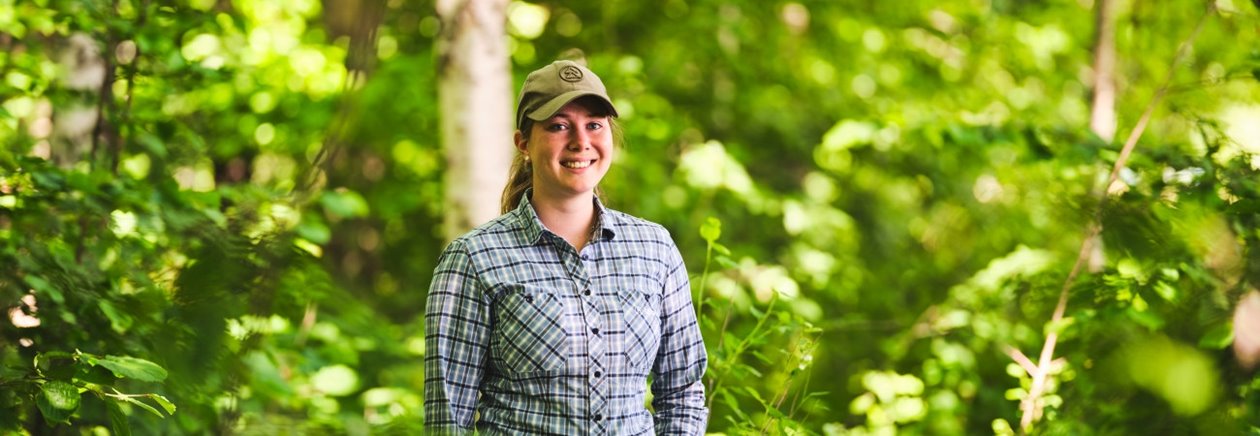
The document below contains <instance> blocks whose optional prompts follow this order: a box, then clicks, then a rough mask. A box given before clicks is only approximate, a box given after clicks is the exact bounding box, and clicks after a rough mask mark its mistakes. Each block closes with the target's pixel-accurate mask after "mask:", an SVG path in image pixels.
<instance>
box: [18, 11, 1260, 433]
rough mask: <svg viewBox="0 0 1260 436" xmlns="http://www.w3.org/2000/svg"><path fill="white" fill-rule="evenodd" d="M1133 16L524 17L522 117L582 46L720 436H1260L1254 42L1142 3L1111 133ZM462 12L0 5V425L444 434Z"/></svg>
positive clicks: (516, 31) (617, 169)
mask: <svg viewBox="0 0 1260 436" xmlns="http://www.w3.org/2000/svg"><path fill="white" fill-rule="evenodd" d="M1101 2H1102V0H1092V1H1091V0H1037V1H1012V0H951V1H943V2H942V1H925V0H907V1H897V2H861V1H828V2H812V1H800V2H783V1H752V0H736V1H715V0H663V1H642V2H639V1H634V2H630V1H627V2H555V3H536V4H532V3H524V2H512V3H511V5H510V7H509V8H508V10H507V14H508V23H509V26H508V28H509V33H510V35H509V37H510V46H511V56H512V62H513V66H514V68H513V69H514V73H515V74H516V81H517V85H519V81H521V80H523V78H524V77H523V75H524V74H525V73H526V72H528V71H530V70H532V69H534V68H536V67H538V66H540V65H543V64H545V63H546V62H549V61H550V60H551V59H553V58H555V57H557V56H559V55H560V54H561V53H562V52H564V51H566V50H568V49H570V48H575V47H576V48H580V49H582V50H584V51H585V53H586V55H587V58H588V62H589V64H590V66H591V68H592V69H593V70H595V71H598V72H599V73H600V76H601V77H602V78H603V79H604V80H605V83H606V84H607V85H608V88H609V90H610V91H611V94H612V96H613V97H614V99H615V100H616V103H617V105H618V108H619V109H620V111H621V115H622V118H621V119H620V120H619V125H620V126H622V127H624V128H625V140H626V141H625V142H626V146H625V148H624V150H623V151H622V153H620V154H619V155H618V159H619V161H618V163H617V164H616V165H615V166H614V168H613V170H612V171H611V172H610V174H609V177H608V178H607V179H606V181H605V183H604V190H605V191H606V198H605V200H606V202H607V203H608V204H610V205H611V206H612V207H615V208H617V209H620V210H624V211H627V212H630V213H633V214H635V215H638V216H642V217H645V218H648V219H651V220H653V221H657V222H660V223H662V224H663V225H665V226H666V227H667V228H669V229H670V230H671V231H672V232H673V235H674V237H675V239H676V240H677V241H678V243H679V246H680V248H681V249H682V252H683V254H684V257H685V258H686V260H687V264H688V265H689V267H690V269H691V272H692V274H693V282H692V283H693V288H694V291H695V295H696V301H697V305H698V308H699V310H700V311H701V312H702V317H701V318H702V328H703V330H704V333H705V337H706V340H707V343H708V346H709V350H710V374H709V375H710V379H709V380H708V383H707V384H708V387H709V395H710V400H709V401H710V405H711V407H712V409H713V415H712V417H711V419H710V431H713V432H725V433H729V434H742V433H770V434H846V433H853V434H868V433H869V434H891V433H893V432H897V431H901V432H907V433H912V434H917V433H927V434H974V433H990V432H993V433H1002V434H1010V433H1014V432H1020V431H1021V424H1020V421H1021V419H1022V418H1023V417H1024V411H1023V409H1021V404H1023V402H1024V401H1025V400H1027V401H1028V403H1027V404H1032V405H1035V406H1036V407H1034V408H1032V409H1035V415H1036V416H1035V420H1033V423H1032V426H1031V428H1030V429H1029V431H1030V432H1032V433H1068V434H1080V433H1086V434H1088V433H1124V434H1168V433H1203V434H1231V433H1240V432H1241V433H1256V432H1260V376H1258V375H1257V372H1256V371H1257V370H1256V369H1254V368H1248V367H1247V366H1246V365H1245V364H1244V363H1243V362H1246V361H1247V360H1246V359H1243V358H1241V357H1239V356H1242V354H1238V353H1244V351H1239V352H1235V351H1233V350H1232V349H1231V347H1235V348H1236V347H1238V344H1234V342H1235V339H1239V340H1242V338H1243V336H1239V335H1236V334H1235V330H1234V322H1235V321H1234V319H1236V318H1235V307H1236V306H1237V304H1238V301H1240V300H1241V299H1242V298H1243V297H1244V296H1245V295H1247V294H1248V293H1249V292H1254V291H1255V290H1256V289H1258V288H1260V171H1258V170H1257V168H1260V157H1258V156H1260V131H1258V130H1257V127H1256V126H1257V125H1258V124H1257V121H1256V120H1260V84H1257V78H1258V77H1260V51H1258V50H1257V47H1260V34H1257V29H1260V10H1258V9H1257V8H1255V7H1253V5H1252V4H1250V3H1248V2H1246V1H1243V0H1218V1H1215V2H1201V1H1192V0H1178V1H1164V2H1144V1H1119V2H1118V3H1117V5H1116V8H1115V15H1114V17H1112V19H1113V21H1114V23H1115V25H1116V33H1115V44H1116V55H1117V56H1116V58H1117V65H1116V71H1115V77H1116V84H1117V95H1118V98H1117V100H1116V105H1115V112H1116V115H1117V119H1118V122H1117V125H1118V129H1117V131H1116V135H1115V138H1114V139H1112V138H1102V137H1100V136H1099V135H1096V134H1094V133H1092V132H1091V129H1090V114H1091V102H1090V97H1091V90H1092V85H1093V84H1092V80H1093V79H1092V76H1091V72H1092V66H1093V65H1094V62H1095V61H1094V50H1095V48H1094V41H1093V35H1094V34H1095V29H1096V23H1095V14H1094V11H1093V9H1092V8H1093V7H1094V5H1095V3H1101ZM434 15H435V13H434V5H433V4H432V2H428V1H420V2H409V1H400V0H388V1H385V0H363V1H324V2H320V1H316V0H292V1H284V2H272V1H249V0H220V1H211V0H179V1H163V2H154V1H149V0H109V1H105V0H86V1H84V0H73V1H71V0H17V1H14V0H0V46H3V47H4V49H5V50H4V51H3V52H2V53H0V80H2V81H3V86H0V144H2V146H0V309H3V310H4V312H5V319H4V320H2V321H0V324H2V325H0V432H4V433H9V432H15V431H16V432H21V431H23V430H25V431H27V432H30V433H32V434H70V433H75V434H79V433H89V432H94V431H111V432H113V433H116V434H129V433H137V434H205V433H243V434H275V433H277V432H282V431H286V432H287V431H293V432H310V433H338V434H341V433H345V434H375V433H386V434H391V433H401V434H412V433H414V434H419V433H420V432H421V427H422V424H423V423H422V416H423V410H422V408H423V404H422V403H423V401H422V398H423V395H422V388H423V364H422V361H423V356H424V352H425V350H424V345H423V343H424V342H423V332H422V331H421V328H422V320H421V319H420V318H421V317H422V314H423V313H424V308H423V307H422V306H423V304H424V301H425V298H424V297H425V296H424V293H425V290H426V289H427V285H428V282H429V277H430V275H431V273H432V270H433V267H434V265H435V262H436V257H437V255H438V254H439V253H440V250H441V247H442V246H443V243H444V242H443V241H442V236H441V231H440V228H441V222H440V221H441V219H442V209H443V198H442V196H443V194H442V193H443V185H442V183H443V182H442V174H443V171H444V168H445V166H446V162H445V160H444V158H443V154H442V151H441V147H440V138H439V135H438V133H437V132H438V117H439V114H438V110H437V97H436V92H437V89H436V86H437V85H436V80H437V79H436V77H435V71H436V68H435V63H436V62H437V59H435V56H434V53H435V50H434V43H435V39H436V38H437V37H438V36H439V33H440V31H441V29H440V25H439V20H438V19H437V18H436V17H435V16H434ZM1200 23H1202V24H1201V28H1199V27H1196V26H1199V25H1200ZM1196 29H1199V30H1198V33H1196ZM1183 44H1185V47H1186V48H1185V49H1184V52H1183V53H1184V54H1183V55H1182V56H1178V53H1179V47H1181V46H1182V45H1183ZM102 76H103V77H104V78H105V80H104V81H102V80H101V79H100V77H102ZM93 77H95V78H96V79H92V78H93ZM1165 84H1167V86H1165ZM490 109H492V108H488V109H487V110H490ZM502 109H503V110H510V109H509V108H502ZM1148 109H1153V112H1152V115H1151V117H1150V119H1149V124H1146V125H1145V127H1144V128H1139V127H1137V126H1138V125H1139V122H1140V121H1141V120H1142V117H1143V114H1144V113H1145V112H1146V111H1147V110H1148ZM1135 132H1138V133H1140V135H1134V133H1135ZM1130 136H1135V137H1139V138H1138V140H1137V141H1136V143H1135V145H1136V147H1135V149H1134V151H1133V154H1132V155H1131V156H1130V157H1127V158H1124V159H1127V160H1126V161H1125V162H1124V163H1125V165H1123V168H1122V169H1121V170H1120V171H1119V172H1118V173H1117V174H1118V180H1119V181H1118V182H1117V183H1113V184H1108V182H1107V177H1108V175H1109V174H1110V172H1111V170H1112V166H1113V165H1114V164H1115V163H1116V162H1117V160H1120V159H1122V158H1121V154H1122V153H1121V151H1122V147H1123V145H1124V144H1125V142H1126V140H1127V139H1128V138H1129V137H1130ZM1094 223H1097V224H1099V225H1101V233H1100V237H1099V238H1098V239H1097V240H1096V243H1094V244H1092V247H1094V248H1092V249H1089V250H1085V253H1084V255H1083V257H1081V258H1082V259H1083V262H1082V264H1081V269H1080V272H1079V274H1077V275H1075V276H1074V277H1072V278H1070V279H1069V275H1070V274H1071V272H1072V271H1073V270H1074V267H1073V266H1074V265H1075V264H1076V263H1077V262H1076V261H1077V259H1078V253H1080V252H1081V247H1082V244H1083V243H1084V242H1085V241H1086V239H1087V238H1086V235H1087V234H1088V233H1089V232H1088V231H1089V229H1091V226H1092V225H1093V224H1094ZM1065 283H1066V289H1067V296H1068V297H1067V300H1066V306H1065V307H1066V310H1065V311H1064V313H1063V317H1062V318H1061V319H1058V320H1057V321H1052V320H1053V319H1055V317H1054V315H1053V313H1054V311H1055V307H1056V305H1057V304H1058V301H1059V296H1060V292H1061V290H1063V289H1065ZM1240 316H1242V315H1240ZM1249 316H1251V317H1253V318H1254V317H1256V316H1260V315H1254V314H1253V315H1249ZM1253 318H1247V319H1248V320H1250V319H1253ZM1249 325H1254V322H1253V323H1251V324H1249ZM1251 333H1253V335H1251V336H1249V337H1254V332H1251ZM1050 336H1054V337H1056V338H1057V343H1056V347H1055V349H1054V353H1053V355H1052V356H1050V360H1049V361H1047V365H1045V366H1044V367H1041V368H1042V369H1044V370H1045V371H1046V373H1045V375H1046V377H1045V378H1044V381H1042V382H1036V381H1035V380H1034V378H1035V377H1034V375H1033V374H1032V373H1030V370H1034V371H1033V372H1036V371H1035V369H1036V368H1032V367H1033V366H1037V364H1038V360H1039V357H1040V356H1041V350H1042V347H1043V344H1045V343H1046V340H1047V337H1050ZM1251 340H1254V339H1251ZM1021 355H1026V356H1028V358H1029V359H1030V360H1031V362H1028V363H1027V364H1021V363H1020V362H1019V361H1018V359H1016V358H1015V357H1014V356H1021ZM1255 358H1256V357H1255V356H1254V355H1252V356H1250V357H1249V359H1251V361H1252V362H1254V359H1255ZM1039 383H1040V384H1039ZM1037 386H1040V387H1037ZM1034 394H1035V395H1034ZM1030 395H1032V396H1033V398H1030Z"/></svg>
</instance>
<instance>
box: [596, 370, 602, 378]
mask: <svg viewBox="0 0 1260 436" xmlns="http://www.w3.org/2000/svg"><path fill="white" fill-rule="evenodd" d="M603 376H604V373H602V372H599V371H595V378H600V377H603Z"/></svg>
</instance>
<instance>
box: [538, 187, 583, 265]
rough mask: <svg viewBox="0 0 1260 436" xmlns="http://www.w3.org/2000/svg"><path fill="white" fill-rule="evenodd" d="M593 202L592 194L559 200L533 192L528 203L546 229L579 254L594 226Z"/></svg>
mask: <svg viewBox="0 0 1260 436" xmlns="http://www.w3.org/2000/svg"><path fill="white" fill-rule="evenodd" d="M594 200H595V196H594V195H593V194H588V195H579V196H574V197H567V198H562V199H561V198H550V197H547V196H545V195H540V194H539V193H538V192H534V196H533V198H531V199H530V203H531V204H533V206H534V212H535V213H537V214H538V219H539V220H541V221H542V223H543V225H544V226H547V229H549V230H551V231H552V232H555V234H557V235H560V237H561V238H564V240H565V241H568V242H569V244H570V245H572V246H573V248H574V249H576V250H577V251H579V252H580V251H582V247H585V246H586V243H587V242H588V240H589V239H590V237H591V227H592V226H593V225H594V224H595V201H594Z"/></svg>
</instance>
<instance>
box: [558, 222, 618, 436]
mask: <svg viewBox="0 0 1260 436" xmlns="http://www.w3.org/2000/svg"><path fill="white" fill-rule="evenodd" d="M591 249H592V248H591V247H589V246H588V247H587V250H591ZM560 257H561V259H562V263H563V264H564V267H565V269H566V270H567V271H568V273H569V276H570V278H571V279H572V280H573V284H574V286H575V290H576V291H578V294H579V295H580V296H581V298H580V300H581V302H582V303H581V307H582V322H583V324H584V325H586V326H587V328H588V329H589V331H590V333H591V334H589V335H586V339H587V341H586V343H587V358H588V359H589V362H588V365H587V368H588V370H589V371H590V372H589V373H588V374H587V385H588V389H589V397H588V401H589V402H588V405H589V407H590V409H589V410H590V415H589V416H590V419H591V422H592V424H593V426H592V428H591V430H592V433H596V434H599V433H604V432H606V431H607V428H606V427H605V426H606V423H605V421H604V416H605V415H606V414H607V413H608V401H609V386H608V379H607V377H605V375H606V374H607V372H608V365H609V362H608V344H607V341H605V338H604V336H603V335H601V334H600V327H602V326H603V315H602V313H603V312H604V310H603V306H604V302H603V298H602V297H601V296H600V295H599V294H597V293H595V292H593V291H592V289H591V288H592V286H593V284H592V283H591V279H590V277H591V275H592V274H593V273H595V272H596V271H595V270H596V269H597V268H598V265H596V264H594V263H590V264H589V265H588V264H587V262H586V261H588V260H590V259H591V258H592V256H591V255H590V254H589V253H587V254H582V255H579V254H578V253H577V252H576V251H575V250H573V248H572V247H571V246H565V247H564V249H563V250H561V253H560Z"/></svg>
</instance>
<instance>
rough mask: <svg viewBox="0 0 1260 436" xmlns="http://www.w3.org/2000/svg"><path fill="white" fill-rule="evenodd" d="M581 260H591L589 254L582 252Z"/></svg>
mask: <svg viewBox="0 0 1260 436" xmlns="http://www.w3.org/2000/svg"><path fill="white" fill-rule="evenodd" d="M582 260H591V255H589V254H583V255H582Z"/></svg>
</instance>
